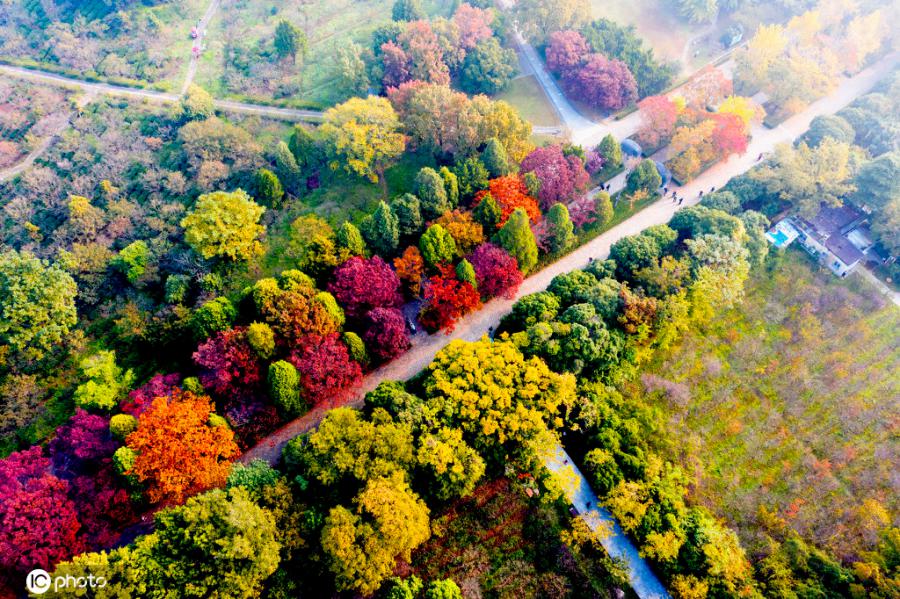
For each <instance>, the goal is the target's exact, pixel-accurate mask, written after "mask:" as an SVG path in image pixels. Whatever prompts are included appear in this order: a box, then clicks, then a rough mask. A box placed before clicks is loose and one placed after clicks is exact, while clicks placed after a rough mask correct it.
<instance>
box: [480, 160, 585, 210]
mask: <svg viewBox="0 0 900 599" xmlns="http://www.w3.org/2000/svg"><path fill="white" fill-rule="evenodd" d="M519 170H520V172H521V173H523V174H524V173H528V172H533V173H534V174H535V175H536V176H537V178H538V179H539V180H540V182H541V187H540V191H539V192H538V199H539V200H540V203H541V208H543V209H544V210H549V208H550V206H552V205H553V204H555V203H557V202H564V203H565V202H568V201H570V200H572V199H574V197H575V196H576V195H577V194H578V193H581V192H582V191H584V188H585V187H586V186H587V183H588V181H589V179H590V177H589V175H588V174H587V171H585V170H584V163H583V162H582V161H581V158H579V157H578V156H576V155H574V154H570V155H568V156H566V155H565V154H563V148H562V146H560V145H553V146H545V147H543V148H538V149H536V150H534V151H533V152H531V153H530V154H529V155H528V156H526V157H525V159H524V160H523V161H522V164H521V165H520V166H519ZM491 193H492V194H494V192H493V190H492V191H491ZM495 198H496V195H495ZM496 199H497V201H500V202H501V203H502V200H500V198H496Z"/></svg>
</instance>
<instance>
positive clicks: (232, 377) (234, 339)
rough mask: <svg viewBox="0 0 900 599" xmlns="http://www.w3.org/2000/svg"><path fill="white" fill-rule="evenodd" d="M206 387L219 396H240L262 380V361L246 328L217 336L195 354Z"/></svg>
mask: <svg viewBox="0 0 900 599" xmlns="http://www.w3.org/2000/svg"><path fill="white" fill-rule="evenodd" d="M193 358H194V362H195V363H196V364H197V366H198V367H199V368H200V369H201V370H200V382H201V383H203V387H204V388H205V389H208V390H210V391H212V392H213V393H215V394H217V395H218V396H220V397H226V398H227V397H240V396H242V395H243V394H245V393H248V392H249V391H251V390H253V389H254V388H256V387H257V386H258V385H259V383H260V382H261V381H262V372H261V366H260V363H259V358H258V356H257V355H256V352H255V351H253V348H252V347H251V346H250V342H249V341H248V339H247V329H246V327H237V328H234V329H229V330H227V331H222V332H221V333H218V334H216V336H215V337H212V338H211V339H209V340H208V341H206V342H205V343H203V344H201V345H200V347H198V348H197V351H196V352H194V356H193Z"/></svg>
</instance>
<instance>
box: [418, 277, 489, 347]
mask: <svg viewBox="0 0 900 599" xmlns="http://www.w3.org/2000/svg"><path fill="white" fill-rule="evenodd" d="M480 306H481V298H480V297H479V296H478V292H477V291H475V288H474V287H472V285H470V284H469V283H465V282H463V281H460V280H459V279H458V278H457V277H456V271H455V270H454V268H453V267H452V266H450V265H447V264H445V265H443V266H441V267H440V272H439V273H438V274H437V275H435V276H433V277H431V278H430V279H428V282H427V283H426V284H425V304H424V305H423V306H422V311H421V312H420V313H419V320H420V321H421V322H422V324H423V325H425V327H426V328H428V329H430V330H432V331H439V330H441V329H444V330H445V331H446V332H447V333H448V334H449V333H450V332H451V331H453V327H454V326H455V324H456V321H457V320H459V319H460V318H461V317H462V316H464V315H466V314H468V313H469V312H471V311H472V310H477V309H478V308H479V307H480Z"/></svg>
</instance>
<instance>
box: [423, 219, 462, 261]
mask: <svg viewBox="0 0 900 599" xmlns="http://www.w3.org/2000/svg"><path fill="white" fill-rule="evenodd" d="M419 250H421V252H422V257H423V258H425V262H426V263H427V264H428V265H429V266H436V265H437V264H440V263H441V262H450V261H451V260H453V255H454V254H455V253H456V242H455V241H454V240H453V236H452V235H450V233H449V232H448V231H447V229H445V228H444V227H442V226H440V225H431V226H430V227H428V230H426V231H425V233H423V234H422V237H421V239H419Z"/></svg>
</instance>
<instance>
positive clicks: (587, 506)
mask: <svg viewBox="0 0 900 599" xmlns="http://www.w3.org/2000/svg"><path fill="white" fill-rule="evenodd" d="M584 506H585V507H586V508H587V509H591V502H590V501H585V502H584Z"/></svg>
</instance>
